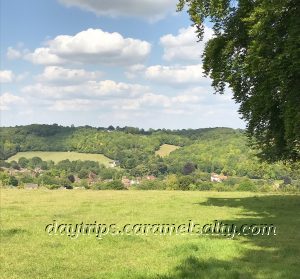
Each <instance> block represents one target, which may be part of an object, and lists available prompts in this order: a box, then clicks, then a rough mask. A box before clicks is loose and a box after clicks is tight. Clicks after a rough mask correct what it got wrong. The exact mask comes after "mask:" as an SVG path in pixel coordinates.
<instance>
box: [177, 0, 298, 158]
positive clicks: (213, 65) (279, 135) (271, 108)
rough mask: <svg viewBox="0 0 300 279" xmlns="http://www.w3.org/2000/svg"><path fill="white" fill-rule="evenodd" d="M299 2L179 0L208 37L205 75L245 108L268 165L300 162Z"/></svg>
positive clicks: (251, 135) (249, 128)
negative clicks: (208, 26)
mask: <svg viewBox="0 0 300 279" xmlns="http://www.w3.org/2000/svg"><path fill="white" fill-rule="evenodd" d="M299 6H300V1H298V0H237V1H230V0H179V3H178V10H179V11H182V10H184V9H185V7H186V8H187V11H188V13H189V15H190V18H191V20H192V22H193V24H194V25H195V26H196V30H197V36H198V38H199V40H202V38H203V32H204V22H205V21H210V22H211V23H212V25H213V30H214V33H215V35H214V37H213V38H212V39H211V40H209V41H208V43H207V44H206V47H205V50H204V53H203V68H204V73H205V74H206V75H207V76H209V77H210V78H211V79H212V85H213V87H214V89H215V91H216V92H217V93H221V94H222V93H224V90H225V88H226V85H228V86H229V87H230V88H231V89H232V91H233V98H234V99H235V101H236V102H237V103H239V104H240V108H239V112H240V113H241V115H242V117H243V119H244V120H245V121H246V123H247V134H248V136H249V138H250V139H251V143H252V144H253V145H254V146H255V147H257V148H258V149H259V150H260V153H259V156H260V157H261V158H262V159H264V160H267V161H269V162H274V161H279V160H283V161H298V160H299V158H300V94H299V88H300V77H299V71H300V58H299V56H300V55H299V52H300V16H299V15H300V9H299Z"/></svg>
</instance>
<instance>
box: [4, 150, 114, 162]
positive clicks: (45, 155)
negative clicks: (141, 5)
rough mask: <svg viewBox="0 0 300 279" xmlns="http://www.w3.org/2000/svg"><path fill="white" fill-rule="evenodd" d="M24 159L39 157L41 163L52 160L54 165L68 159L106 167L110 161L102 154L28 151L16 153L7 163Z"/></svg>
mask: <svg viewBox="0 0 300 279" xmlns="http://www.w3.org/2000/svg"><path fill="white" fill-rule="evenodd" d="M21 157H25V158H27V159H30V158H33V157H40V158H41V159H42V160H43V161H48V160H52V161H54V162H55V163H58V162H59V161H62V160H66V159H69V160H70V161H76V160H81V161H88V160H89V161H96V162H99V163H100V164H104V165H106V166H108V165H109V162H110V161H111V159H109V158H107V157H106V156H104V155H103V154H89V153H78V152H48V151H29V152H18V153H17V154H15V155H14V156H12V157H10V158H9V159H8V160H7V161H8V162H11V161H18V160H19V158H21Z"/></svg>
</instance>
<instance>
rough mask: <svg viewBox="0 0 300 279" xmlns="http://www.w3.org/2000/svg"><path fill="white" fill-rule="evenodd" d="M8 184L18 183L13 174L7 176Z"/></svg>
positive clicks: (16, 184)
mask: <svg viewBox="0 0 300 279" xmlns="http://www.w3.org/2000/svg"><path fill="white" fill-rule="evenodd" d="M8 185H11V186H15V187H16V186H18V185H19V181H18V179H17V178H16V177H15V176H13V175H12V176H10V177H9V180H8Z"/></svg>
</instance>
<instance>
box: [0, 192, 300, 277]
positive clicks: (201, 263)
mask: <svg viewBox="0 0 300 279" xmlns="http://www.w3.org/2000/svg"><path fill="white" fill-rule="evenodd" d="M299 201H300V199H299V196H288V195H286V196H279V195H276V196H274V195H265V194H254V193H235V192H233V193H232V192H231V193H216V192H179V191H178V192H175V191H172V192H170V191H145V192H142V191H87V190H70V191H68V190H56V191H50V190H42V189H41V190H19V189H18V190H17V189H2V190H1V223H2V224H1V259H0V262H1V275H0V277H1V278H168V279H171V278H297V277H296V274H299V273H300V268H299V265H298V262H299V243H300V239H299V223H300V222H299V221H300V220H299V204H300V203H299ZM53 220H57V222H59V223H73V224H76V223H81V222H85V223H93V222H95V221H97V222H98V223H106V224H110V223H116V224H118V225H120V226H121V225H124V224H126V223H132V224H133V223H143V224H144V223H176V224H181V223H187V222H188V220H193V221H194V222H198V223H200V224H206V223H211V222H213V221H214V220H223V221H224V222H236V223H239V224H240V223H245V222H246V223H249V222H252V223H259V224H260V223H273V224H275V225H276V226H277V227H278V235H277V236H273V237H261V236H260V237H259V236H256V237H251V238H250V237H249V238H246V237H238V238H236V239H234V240H232V239H228V238H226V237H209V236H195V235H172V236H159V235H147V236H106V237H104V238H103V239H102V240H99V239H97V238H96V237H95V236H79V237H78V238H77V239H73V240H72V239H70V238H69V237H67V236H48V235H47V234H46V233H45V231H44V228H45V226H46V225H47V224H49V223H51V222H53Z"/></svg>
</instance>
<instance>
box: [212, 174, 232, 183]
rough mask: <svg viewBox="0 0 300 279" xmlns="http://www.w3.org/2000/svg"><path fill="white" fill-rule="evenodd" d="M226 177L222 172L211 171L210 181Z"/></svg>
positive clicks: (221, 179)
mask: <svg viewBox="0 0 300 279" xmlns="http://www.w3.org/2000/svg"><path fill="white" fill-rule="evenodd" d="M227 178H228V176H226V175H223V174H216V173H214V172H213V173H212V174H211V176H210V181H211V182H222V181H224V180H226V179H227Z"/></svg>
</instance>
